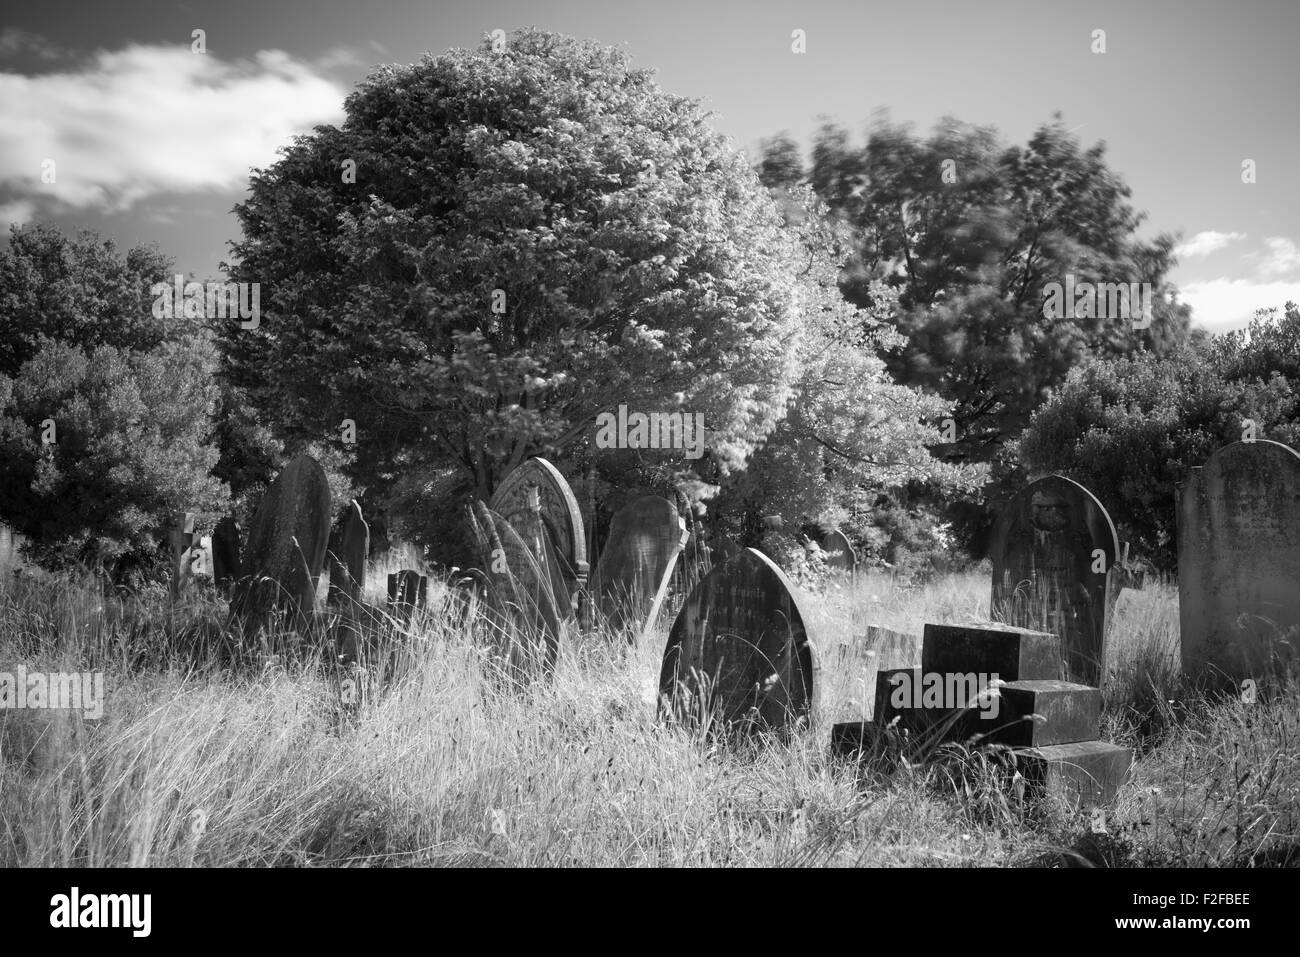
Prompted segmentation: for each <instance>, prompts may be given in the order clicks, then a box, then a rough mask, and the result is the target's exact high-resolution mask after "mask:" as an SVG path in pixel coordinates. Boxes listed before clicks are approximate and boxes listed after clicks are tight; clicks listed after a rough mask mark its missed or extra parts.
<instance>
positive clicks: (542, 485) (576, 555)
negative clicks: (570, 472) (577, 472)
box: [488, 458, 589, 615]
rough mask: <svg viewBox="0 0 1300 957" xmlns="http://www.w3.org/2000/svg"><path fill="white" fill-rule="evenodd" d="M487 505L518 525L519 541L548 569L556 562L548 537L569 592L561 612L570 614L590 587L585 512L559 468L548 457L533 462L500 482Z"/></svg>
mask: <svg viewBox="0 0 1300 957" xmlns="http://www.w3.org/2000/svg"><path fill="white" fill-rule="evenodd" d="M488 507H489V508H491V509H492V511H494V512H496V513H497V514H498V515H501V516H502V517H504V518H505V520H506V521H507V522H509V523H510V524H511V525H512V526H514V528H515V531H516V532H518V533H519V535H520V537H521V538H522V539H523V540H524V541H525V542H526V543H527V544H529V546H530V547H533V548H534V550H535V551H534V554H535V556H536V557H537V559H538V561H539V562H541V563H543V564H546V565H548V566H549V565H550V564H552V563H551V562H550V559H549V556H547V555H546V554H545V552H544V550H542V546H544V545H545V543H546V541H547V539H548V537H549V540H550V541H551V542H552V543H553V548H554V552H555V554H556V555H557V556H558V558H559V573H560V575H561V577H562V578H563V580H564V581H565V587H566V591H567V594H565V595H563V596H557V597H558V598H560V600H561V605H562V611H563V613H564V614H566V615H567V614H569V613H570V612H571V611H572V610H573V600H574V597H575V596H576V595H577V593H578V590H579V589H580V588H581V587H583V586H584V585H586V583H587V573H588V571H589V568H588V564H587V539H586V532H585V530H584V528H583V522H582V512H581V511H580V510H579V509H578V499H577V497H576V496H575V495H574V494H573V489H572V488H571V487H570V485H569V483H568V481H567V480H566V479H565V478H564V476H563V475H561V474H560V471H559V469H557V468H556V467H555V466H554V465H552V464H551V463H550V462H548V461H546V459H543V458H533V459H529V460H528V461H526V462H524V463H523V464H521V465H520V466H518V467H517V468H515V469H514V470H513V471H512V472H511V473H510V474H509V475H507V476H506V477H505V479H503V480H502V482H501V484H500V485H499V486H498V487H497V490H496V492H495V493H494V494H493V496H492V500H491V501H490V502H489V503H488ZM539 514H540V517H541V521H542V522H543V523H544V525H545V527H546V534H544V535H541V536H538V535H537V533H536V530H535V528H534V522H535V520H536V519H535V516H537V515H539ZM538 542H540V543H541V546H539V545H538V544H536V543H538ZM548 574H549V569H548Z"/></svg>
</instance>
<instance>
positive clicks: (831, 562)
mask: <svg viewBox="0 0 1300 957" xmlns="http://www.w3.org/2000/svg"><path fill="white" fill-rule="evenodd" d="M821 547H822V551H823V552H825V553H826V567H827V568H828V569H830V570H831V571H836V572H842V573H845V574H847V575H848V576H849V577H850V578H852V577H853V576H854V575H856V574H857V571H858V553H857V552H855V551H854V550H853V545H852V544H851V543H850V542H849V537H848V536H847V535H845V534H844V533H843V532H841V531H840V530H839V529H838V528H837V529H835V530H834V531H833V532H830V533H828V534H826V535H824V536H823V537H822V540H821Z"/></svg>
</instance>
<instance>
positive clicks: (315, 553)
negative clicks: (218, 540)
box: [232, 455, 331, 622]
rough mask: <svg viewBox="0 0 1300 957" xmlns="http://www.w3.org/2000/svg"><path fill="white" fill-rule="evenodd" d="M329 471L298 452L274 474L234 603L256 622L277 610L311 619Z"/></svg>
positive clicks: (325, 537) (323, 544) (325, 541)
mask: <svg viewBox="0 0 1300 957" xmlns="http://www.w3.org/2000/svg"><path fill="white" fill-rule="evenodd" d="M330 513H331V507H330V488H329V483H328V481H327V480H326V478H325V470H324V469H322V468H321V466H320V463H319V462H317V461H316V460H315V459H313V458H312V457H311V456H309V455H299V456H298V457H297V458H295V459H294V460H293V461H291V462H290V463H289V464H288V465H286V466H285V467H284V470H283V471H282V472H281V473H280V474H279V475H278V476H276V478H275V481H274V482H272V483H271V487H270V488H268V489H267V490H266V494H265V495H264V496H263V497H262V502H261V504H260V505H259V506H258V509H257V512H256V514H255V515H254V516H253V521H252V527H251V528H250V529H249V532H248V543H247V545H246V546H245V548H244V555H243V561H242V562H241V565H242V568H243V570H244V576H243V577H242V578H240V579H239V581H238V582H237V584H236V587H235V597H234V599H233V600H232V607H233V608H234V609H235V610H236V612H237V613H238V614H240V615H243V616H246V617H248V618H250V620H255V621H258V622H261V621H264V619H265V616H266V615H267V614H268V613H269V612H270V611H271V610H272V609H273V608H280V609H283V610H285V611H292V612H297V613H298V614H300V615H302V616H306V617H308V618H309V617H310V616H311V615H312V613H313V612H314V610H315V604H316V588H317V585H318V583H319V579H320V573H321V569H322V568H323V567H324V565H325V551H326V548H327V547H328V546H329V532H330Z"/></svg>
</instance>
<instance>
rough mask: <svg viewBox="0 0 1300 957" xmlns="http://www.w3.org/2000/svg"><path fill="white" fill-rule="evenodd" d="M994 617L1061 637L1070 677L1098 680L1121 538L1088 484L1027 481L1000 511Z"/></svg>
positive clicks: (994, 547)
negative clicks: (1089, 489) (1088, 488)
mask: <svg viewBox="0 0 1300 957" xmlns="http://www.w3.org/2000/svg"><path fill="white" fill-rule="evenodd" d="M989 557H990V558H991V560H992V562H993V594H992V602H991V605H992V608H991V610H990V617H992V618H993V619H994V620H996V621H1001V622H1005V623H1007V624H1011V625H1016V626H1019V627H1021V628H1030V629H1036V630H1039V631H1049V632H1051V633H1052V634H1054V635H1056V636H1057V637H1058V638H1060V639H1061V641H1062V646H1063V654H1064V657H1065V661H1066V667H1067V677H1068V679H1069V680H1070V681H1076V682H1080V683H1082V684H1085V685H1100V684H1101V675H1102V668H1103V667H1104V664H1105V661H1106V630H1107V627H1108V624H1109V620H1110V616H1111V611H1112V609H1113V607H1114V603H1115V598H1116V596H1117V594H1118V592H1119V584H1118V582H1119V577H1118V571H1117V567H1118V562H1117V559H1118V557H1119V539H1118V537H1117V536H1116V534H1115V526H1114V524H1113V523H1112V522H1111V520H1110V515H1108V514H1107V512H1106V510H1105V509H1104V508H1103V507H1102V505H1101V503H1100V502H1099V501H1097V499H1096V497H1095V496H1093V494H1092V493H1091V492H1089V491H1088V490H1087V489H1086V488H1084V487H1083V486H1082V485H1080V484H1079V483H1078V482H1075V481H1072V480H1071V479H1068V478H1065V477H1063V476H1060V475H1050V476H1047V477H1046V478H1041V479H1038V480H1037V481H1035V482H1031V483H1030V484H1029V485H1027V486H1025V488H1023V489H1022V490H1021V491H1020V493H1019V494H1018V495H1017V496H1016V497H1015V498H1014V499H1013V500H1012V501H1011V503H1010V504H1009V505H1008V506H1007V507H1006V508H1005V509H1004V510H1003V512H1002V514H1001V515H1000V516H998V520H997V523H996V524H995V525H994V526H993V536H992V543H991V546H990V549H989Z"/></svg>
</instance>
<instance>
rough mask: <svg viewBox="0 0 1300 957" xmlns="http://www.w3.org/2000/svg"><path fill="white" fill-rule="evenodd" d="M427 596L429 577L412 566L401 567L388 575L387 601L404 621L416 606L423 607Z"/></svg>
mask: <svg viewBox="0 0 1300 957" xmlns="http://www.w3.org/2000/svg"><path fill="white" fill-rule="evenodd" d="M428 597H429V579H428V577H427V576H425V575H421V574H420V573H419V572H417V571H416V570H415V569H413V568H403V569H402V570H401V571H399V572H396V573H394V574H392V575H389V576H388V603H389V604H390V605H392V606H394V608H396V609H397V610H398V611H399V612H400V613H401V616H402V619H403V620H404V621H408V620H410V617H411V613H412V612H413V611H414V610H415V609H416V608H423V607H424V606H425V602H426V601H427V600H428Z"/></svg>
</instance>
